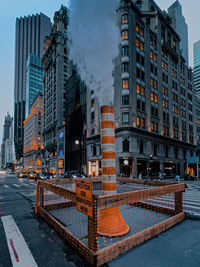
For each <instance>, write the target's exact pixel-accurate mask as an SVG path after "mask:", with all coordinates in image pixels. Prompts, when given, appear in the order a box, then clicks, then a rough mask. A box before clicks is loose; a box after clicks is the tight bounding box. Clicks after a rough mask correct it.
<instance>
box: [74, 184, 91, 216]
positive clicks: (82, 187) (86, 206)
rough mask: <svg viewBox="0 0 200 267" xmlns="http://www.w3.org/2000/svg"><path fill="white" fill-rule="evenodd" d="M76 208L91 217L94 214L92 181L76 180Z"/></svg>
mask: <svg viewBox="0 0 200 267" xmlns="http://www.w3.org/2000/svg"><path fill="white" fill-rule="evenodd" d="M76 208H77V210H79V211H81V212H83V213H85V214H87V215H88V216H90V217H92V216H93V212H92V211H93V209H92V183H89V182H82V181H79V180H77V181H76Z"/></svg>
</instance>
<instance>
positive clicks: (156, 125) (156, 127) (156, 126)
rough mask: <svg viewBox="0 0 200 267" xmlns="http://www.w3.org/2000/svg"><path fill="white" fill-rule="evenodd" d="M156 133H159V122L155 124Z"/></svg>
mask: <svg viewBox="0 0 200 267" xmlns="http://www.w3.org/2000/svg"><path fill="white" fill-rule="evenodd" d="M155 132H156V133H157V132H158V123H157V122H156V123H155Z"/></svg>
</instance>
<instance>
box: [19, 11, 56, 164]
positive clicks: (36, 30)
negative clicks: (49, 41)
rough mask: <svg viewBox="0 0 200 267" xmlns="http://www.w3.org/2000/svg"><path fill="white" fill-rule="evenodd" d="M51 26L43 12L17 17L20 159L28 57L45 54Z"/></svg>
mask: <svg viewBox="0 0 200 267" xmlns="http://www.w3.org/2000/svg"><path fill="white" fill-rule="evenodd" d="M51 27H52V24H51V20H50V18H49V17H47V16H46V15H44V14H42V13H40V14H36V15H32V16H28V17H23V18H22V17H20V18H17V19H16V34H15V80H14V142H15V152H16V158H17V159H18V160H19V159H20V158H22V157H23V141H24V128H23V122H24V120H25V106H26V64H27V59H28V57H29V55H30V54H33V55H35V56H37V57H42V56H43V48H44V39H45V36H47V35H49V33H50V30H51Z"/></svg>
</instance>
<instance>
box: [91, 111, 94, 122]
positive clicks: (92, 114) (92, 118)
mask: <svg viewBox="0 0 200 267" xmlns="http://www.w3.org/2000/svg"><path fill="white" fill-rule="evenodd" d="M91 120H94V112H92V113H91Z"/></svg>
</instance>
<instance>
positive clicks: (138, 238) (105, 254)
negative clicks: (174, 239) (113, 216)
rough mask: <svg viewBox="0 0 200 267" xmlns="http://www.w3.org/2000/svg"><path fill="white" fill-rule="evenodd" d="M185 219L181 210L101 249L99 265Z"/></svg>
mask: <svg viewBox="0 0 200 267" xmlns="http://www.w3.org/2000/svg"><path fill="white" fill-rule="evenodd" d="M184 219H185V213H184V212H181V213H180V214H178V215H175V216H173V217H171V218H169V219H167V220H165V221H163V222H160V223H158V224H156V225H154V226H152V227H150V228H147V229H145V230H143V231H141V232H139V233H137V234H135V235H132V236H130V237H127V238H125V239H123V240H122V241H119V242H116V243H114V244H113V245H111V246H109V247H106V248H104V249H101V250H100V251H99V253H98V259H97V262H98V266H100V265H102V264H104V263H105V262H108V261H110V260H111V259H113V258H117V257H118V256H119V255H121V254H124V253H125V252H126V251H128V250H130V249H132V248H133V247H136V246H138V245H140V244H142V243H143V242H144V241H146V240H148V239H151V238H152V237H154V236H156V235H158V234H160V233H162V232H164V231H165V230H167V229H169V228H171V227H172V226H174V225H175V224H177V223H179V222H181V221H183V220H184Z"/></svg>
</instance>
